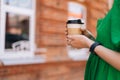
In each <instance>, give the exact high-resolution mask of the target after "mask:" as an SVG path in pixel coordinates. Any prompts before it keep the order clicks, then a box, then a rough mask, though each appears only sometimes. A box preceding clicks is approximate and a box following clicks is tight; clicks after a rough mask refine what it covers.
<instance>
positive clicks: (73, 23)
mask: <svg viewBox="0 0 120 80" xmlns="http://www.w3.org/2000/svg"><path fill="white" fill-rule="evenodd" d="M83 24H84V23H82V21H81V20H80V19H78V20H68V21H67V30H68V35H80V34H82V31H81V30H80V27H82V25H83Z"/></svg>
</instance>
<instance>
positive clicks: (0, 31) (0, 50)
mask: <svg viewBox="0 0 120 80" xmlns="http://www.w3.org/2000/svg"><path fill="white" fill-rule="evenodd" d="M32 1H33V2H32V4H33V6H32V9H27V8H20V7H14V6H11V5H7V4H5V3H4V0H1V3H0V10H1V11H0V13H1V14H0V37H1V40H0V58H21V57H34V46H35V40H34V39H35V34H34V33H35V5H36V2H35V0H32ZM7 12H11V13H15V14H20V15H27V16H29V18H30V22H29V27H30V28H29V34H30V36H29V41H30V51H18V52H15V51H13V50H11V51H9V52H7V51H6V50H5V28H6V25H5V21H6V13H7Z"/></svg>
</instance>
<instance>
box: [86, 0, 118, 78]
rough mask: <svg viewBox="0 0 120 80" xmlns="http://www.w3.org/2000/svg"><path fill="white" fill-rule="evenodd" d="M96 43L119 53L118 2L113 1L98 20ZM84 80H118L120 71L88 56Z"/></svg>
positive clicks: (99, 59) (97, 57) (94, 57)
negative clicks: (103, 15)
mask: <svg viewBox="0 0 120 80" xmlns="http://www.w3.org/2000/svg"><path fill="white" fill-rule="evenodd" d="M96 41H98V42H100V43H102V45H103V46H104V47H106V48H108V49H111V50H114V51H117V52H120V0H114V4H113V7H112V9H111V10H110V11H109V12H108V14H107V15H106V16H105V17H104V18H103V19H99V20H98V24H97V38H96ZM85 80H120V71H118V70H117V69H115V68H113V67H112V66H111V65H109V64H108V63H106V62H105V61H104V60H103V59H101V58H100V57H99V56H97V55H95V54H90V57H89V59H88V62H87V65H86V71H85Z"/></svg>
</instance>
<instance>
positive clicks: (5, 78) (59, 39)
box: [0, 0, 109, 80]
mask: <svg viewBox="0 0 120 80" xmlns="http://www.w3.org/2000/svg"><path fill="white" fill-rule="evenodd" d="M69 2H74V3H77V4H81V5H83V6H84V7H85V8H86V10H87V14H86V27H87V28H88V30H90V31H91V32H92V33H93V34H94V36H96V23H97V19H98V18H103V17H104V16H105V14H106V13H107V12H108V10H109V4H108V0H36V5H35V6H36V11H35V26H34V29H35V39H34V40H35V46H36V47H35V51H34V56H39V57H40V58H41V60H42V59H43V61H42V62H39V60H38V62H36V61H34V60H33V61H31V62H29V59H27V57H26V59H25V61H27V60H28V63H27V62H26V63H21V62H20V64H18V63H19V61H18V63H17V62H16V64H14V65H13V64H12V65H10V63H9V65H5V64H4V62H5V61H2V60H1V66H0V80H84V70H85V65H86V60H82V61H80V60H78V61H74V60H71V58H69V56H68V51H67V48H66V43H67V42H66V35H65V28H66V21H67V20H68V17H69V15H68V3H69ZM1 9H2V8H1ZM78 17H80V16H78ZM26 18H27V17H26ZM20 19H21V18H20ZM27 19H28V18H27ZM1 20H2V19H1ZM0 27H2V26H0ZM24 29H25V28H24ZM26 33H28V31H27V32H26ZM33 48H34V47H33ZM35 58H38V57H35ZM9 60H11V59H9ZM12 60H14V59H12ZM20 60H22V58H21V59H20ZM30 60H31V59H30ZM8 62H9V61H8ZM6 64H7V63H6Z"/></svg>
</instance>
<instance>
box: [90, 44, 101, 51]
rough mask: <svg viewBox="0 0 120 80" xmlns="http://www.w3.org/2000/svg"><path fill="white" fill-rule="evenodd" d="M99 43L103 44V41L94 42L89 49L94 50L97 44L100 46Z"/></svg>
mask: <svg viewBox="0 0 120 80" xmlns="http://www.w3.org/2000/svg"><path fill="white" fill-rule="evenodd" d="M99 45H101V43H99V42H95V43H93V44H92V45H91V47H90V49H89V51H90V52H94V49H95V48H96V47H97V46H99Z"/></svg>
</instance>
